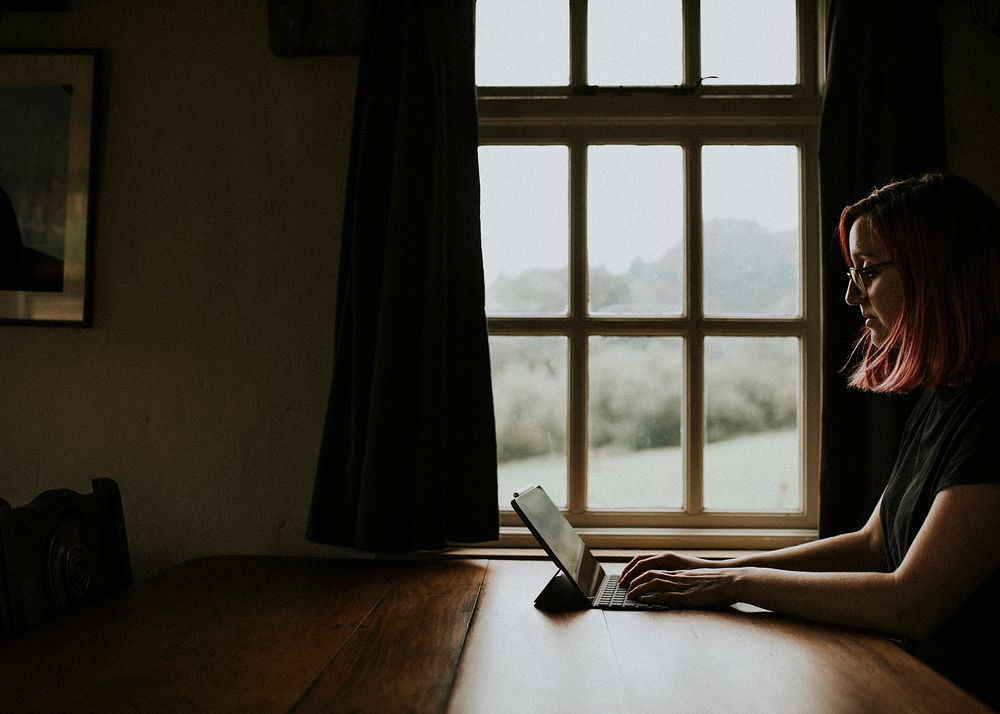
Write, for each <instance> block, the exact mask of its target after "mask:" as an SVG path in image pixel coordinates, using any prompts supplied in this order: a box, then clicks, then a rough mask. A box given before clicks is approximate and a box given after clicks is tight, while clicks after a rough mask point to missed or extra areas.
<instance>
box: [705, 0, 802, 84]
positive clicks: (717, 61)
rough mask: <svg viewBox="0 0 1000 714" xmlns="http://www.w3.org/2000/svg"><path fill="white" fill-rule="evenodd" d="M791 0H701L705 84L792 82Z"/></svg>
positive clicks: (794, 67) (794, 71) (794, 57)
mask: <svg viewBox="0 0 1000 714" xmlns="http://www.w3.org/2000/svg"><path fill="white" fill-rule="evenodd" d="M797 54H798V52H797V49H796V28H795V0H701V74H702V76H705V77H709V76H715V77H717V79H706V80H705V83H706V84H709V83H711V84H795V83H796V81H797V76H798V71H797V64H798V62H797Z"/></svg>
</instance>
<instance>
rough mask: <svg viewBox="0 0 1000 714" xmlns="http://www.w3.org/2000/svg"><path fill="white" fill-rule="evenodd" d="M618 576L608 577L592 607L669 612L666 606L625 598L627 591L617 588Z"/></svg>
mask: <svg viewBox="0 0 1000 714" xmlns="http://www.w3.org/2000/svg"><path fill="white" fill-rule="evenodd" d="M619 577H620V576H618V575H609V576H608V579H607V580H605V581H604V586H603V587H602V588H601V591H600V592H599V593H598V594H597V597H595V598H594V606H595V607H599V608H602V609H605V610H618V609H620V610H669V609H670V608H669V607H668V606H667V605H657V604H654V603H646V602H639V601H638V600H629V599H628V598H627V597H626V593H628V590H627V589H626V588H622V587H619V586H618V579H619Z"/></svg>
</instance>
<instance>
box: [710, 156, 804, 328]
mask: <svg viewBox="0 0 1000 714" xmlns="http://www.w3.org/2000/svg"><path fill="white" fill-rule="evenodd" d="M702 211H703V220H704V282H703V285H704V303H705V314H706V315H714V316H726V317H793V316H798V315H800V314H801V299H800V297H799V295H800V285H801V280H800V278H799V271H800V260H799V255H800V247H799V246H800V241H799V154H798V149H797V148H796V147H794V146H706V147H704V149H703V150H702Z"/></svg>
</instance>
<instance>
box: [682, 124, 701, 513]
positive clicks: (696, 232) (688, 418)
mask: <svg viewBox="0 0 1000 714" xmlns="http://www.w3.org/2000/svg"><path fill="white" fill-rule="evenodd" d="M685 157H686V170H685V174H686V182H687V190H686V194H687V200H686V202H685V205H686V207H687V217H686V218H687V220H686V221H685V225H686V230H685V232H686V234H687V245H688V247H687V260H686V263H687V309H688V316H689V318H690V319H691V323H692V329H691V332H690V333H689V336H688V338H687V346H686V349H685V350H684V355H685V360H686V364H685V370H684V373H685V375H686V383H685V385H684V387H685V393H686V398H685V399H684V402H685V419H684V435H685V436H684V439H683V443H684V463H685V469H684V472H685V476H686V483H685V486H686V488H685V492H686V498H685V510H686V511H687V513H689V514H691V515H699V514H701V512H702V511H703V510H704V500H705V499H704V462H705V459H704V449H703V448H702V447H703V444H704V443H705V438H704V434H705V367H704V365H705V359H704V356H705V331H704V322H703V318H704V300H703V291H702V265H703V261H702V254H703V253H702V227H703V226H702V219H701V145H700V144H688V145H687V150H686V151H685Z"/></svg>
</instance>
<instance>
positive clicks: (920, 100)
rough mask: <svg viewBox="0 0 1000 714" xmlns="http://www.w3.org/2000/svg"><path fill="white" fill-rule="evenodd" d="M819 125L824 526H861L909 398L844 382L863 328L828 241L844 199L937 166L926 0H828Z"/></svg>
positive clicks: (938, 121) (932, 36)
mask: <svg viewBox="0 0 1000 714" xmlns="http://www.w3.org/2000/svg"><path fill="white" fill-rule="evenodd" d="M826 41H827V85H826V96H825V98H824V103H823V116H822V126H821V130H820V156H819V160H820V187H821V189H820V190H821V210H822V227H823V262H824V265H823V321H824V322H823V337H824V347H823V427H822V457H821V469H820V535H821V536H830V535H836V534H838V533H844V532H849V531H853V530H856V529H857V528H859V527H861V526H862V525H863V524H864V522H865V520H866V519H867V518H868V516H869V515H870V514H871V511H872V509H873V507H874V506H875V504H876V503H877V501H878V498H879V496H880V495H881V493H882V489H883V488H884V487H885V483H886V480H887V478H888V476H889V471H890V470H891V468H892V464H893V462H894V461H895V456H896V449H897V446H898V443H899V439H900V436H901V431H902V427H903V424H904V423H905V420H906V417H907V415H908V414H909V411H910V409H911V408H912V405H913V399H914V396H912V395H908V396H875V395H871V394H865V393H861V392H858V391H856V390H848V389H847V388H846V386H845V385H846V379H847V372H846V371H845V370H844V369H843V368H844V365H845V363H846V362H847V359H848V357H849V355H850V353H851V348H852V346H853V343H854V341H855V340H856V338H857V337H858V336H859V334H860V331H861V330H862V329H863V325H862V323H861V318H860V315H859V311H858V309H857V308H856V307H853V308H852V307H849V306H848V305H846V304H845V303H844V293H845V292H846V290H847V277H846V275H845V273H846V267H845V265H844V261H843V259H842V258H841V255H840V250H839V247H838V246H837V244H836V241H835V231H836V227H837V221H838V219H839V217H840V211H841V209H842V208H843V207H844V206H845V205H847V204H849V203H853V202H855V201H857V200H858V199H860V198H863V197H864V196H866V195H867V194H868V193H869V192H870V191H871V190H872V189H873V188H876V187H878V186H881V185H883V184H885V183H887V182H888V181H890V180H893V179H901V178H905V177H907V176H910V175H913V174H917V173H920V172H922V171H926V170H931V169H943V168H944V165H945V147H944V106H943V98H942V87H941V84H942V80H941V74H942V71H941V40H940V30H939V27H938V19H937V10H936V7H935V4H934V2H933V1H932V0H879V1H878V2H867V1H866V0H865V1H863V0H833V1H832V3H831V5H830V11H829V16H828V23H827V38H826Z"/></svg>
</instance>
